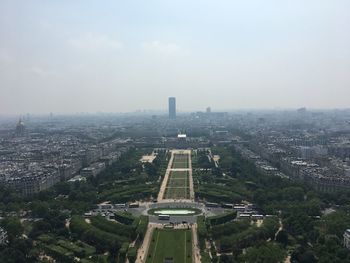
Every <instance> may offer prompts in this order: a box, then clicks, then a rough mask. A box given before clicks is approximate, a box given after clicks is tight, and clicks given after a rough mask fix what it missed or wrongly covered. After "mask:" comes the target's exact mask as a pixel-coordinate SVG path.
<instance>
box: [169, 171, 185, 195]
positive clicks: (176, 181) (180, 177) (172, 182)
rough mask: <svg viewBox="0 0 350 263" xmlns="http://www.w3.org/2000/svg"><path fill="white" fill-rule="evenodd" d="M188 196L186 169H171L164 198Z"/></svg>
mask: <svg viewBox="0 0 350 263" xmlns="http://www.w3.org/2000/svg"><path fill="white" fill-rule="evenodd" d="M189 196H190V189H189V176H188V172H187V171H171V172H170V175H169V179H168V184H167V187H166V190H165V199H186V198H189Z"/></svg>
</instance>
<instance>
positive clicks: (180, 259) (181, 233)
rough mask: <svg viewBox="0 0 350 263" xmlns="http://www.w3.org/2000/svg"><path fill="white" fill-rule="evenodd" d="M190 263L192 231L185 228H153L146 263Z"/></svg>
mask: <svg viewBox="0 0 350 263" xmlns="http://www.w3.org/2000/svg"><path fill="white" fill-rule="evenodd" d="M166 258H167V259H173V261H172V262H173V263H192V232H191V230H185V229H177V230H174V229H155V230H154V233H153V236H152V240H151V244H150V248H149V250H148V257H147V261H146V263H164V260H165V259H166Z"/></svg>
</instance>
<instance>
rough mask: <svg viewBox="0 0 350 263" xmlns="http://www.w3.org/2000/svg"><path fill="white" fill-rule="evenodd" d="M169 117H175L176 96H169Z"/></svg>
mask: <svg viewBox="0 0 350 263" xmlns="http://www.w3.org/2000/svg"><path fill="white" fill-rule="evenodd" d="M169 119H176V98H175V97H170V98H169Z"/></svg>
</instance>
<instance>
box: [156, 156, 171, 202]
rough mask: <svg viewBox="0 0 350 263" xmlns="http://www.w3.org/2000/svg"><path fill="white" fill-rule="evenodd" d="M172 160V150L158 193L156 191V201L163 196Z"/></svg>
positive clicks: (160, 199) (159, 200)
mask: <svg viewBox="0 0 350 263" xmlns="http://www.w3.org/2000/svg"><path fill="white" fill-rule="evenodd" d="M173 162H174V152H173V151H171V157H170V160H169V163H168V168H167V169H166V171H165V175H164V179H163V182H162V184H161V186H160V190H159V193H158V198H157V201H158V202H161V201H162V200H163V198H164V194H165V190H166V186H167V184H168V180H169V175H170V172H171V166H172V165H173Z"/></svg>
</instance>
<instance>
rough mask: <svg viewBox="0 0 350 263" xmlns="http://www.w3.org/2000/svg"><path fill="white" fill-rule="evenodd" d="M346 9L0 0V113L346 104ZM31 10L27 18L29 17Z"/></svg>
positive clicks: (326, 4) (343, 4)
mask: <svg viewBox="0 0 350 263" xmlns="http://www.w3.org/2000/svg"><path fill="white" fill-rule="evenodd" d="M349 10H350V3H349V2H348V1H345V0H341V1H336V2H331V1H308V2H305V1H292V2H286V3H278V4H276V3H275V2H274V1H264V2H263V3H262V2H260V1H252V2H249V3H248V2H244V3H243V2H233V1H221V2H219V3H217V2H215V3H214V2H211V1H202V2H201V4H200V5H199V4H198V2H194V1H193V2H191V1H176V2H172V1H148V2H147V3H144V2H142V1H136V2H135V3H129V2H128V3H125V2H121V1H105V2H104V4H101V3H100V2H99V3H94V2H93V1H76V2H75V3H74V4H72V3H71V2H70V1H50V3H48V2H45V1H40V0H35V1H30V2H23V1H18V0H15V1H7V0H5V1H1V3H0V35H1V38H2V39H1V41H0V69H1V70H0V91H1V94H2V96H1V97H2V99H1V105H0V114H23V113H27V112H30V113H47V112H62V113H75V112H132V111H135V110H138V109H156V110H159V109H166V106H167V102H166V99H165V98H167V97H168V96H169V95H172V96H175V97H177V99H178V101H179V102H181V103H179V107H178V108H179V110H180V111H196V110H199V109H204V108H205V107H207V106H208V105H211V107H213V109H217V110H219V111H221V110H230V109H274V108H300V107H307V108H346V107H349V105H348V97H349V96H350V89H349V83H350V76H349V74H348V69H349V61H350V52H349V48H348V47H349V46H350V38H349V34H348V33H347V32H348V26H347V25H348V24H349V23H350V16H349V12H348V11H349ZM33 14H35V15H33Z"/></svg>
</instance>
